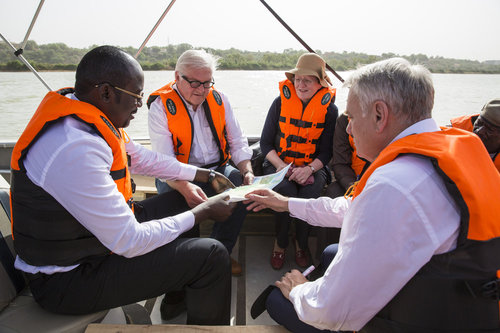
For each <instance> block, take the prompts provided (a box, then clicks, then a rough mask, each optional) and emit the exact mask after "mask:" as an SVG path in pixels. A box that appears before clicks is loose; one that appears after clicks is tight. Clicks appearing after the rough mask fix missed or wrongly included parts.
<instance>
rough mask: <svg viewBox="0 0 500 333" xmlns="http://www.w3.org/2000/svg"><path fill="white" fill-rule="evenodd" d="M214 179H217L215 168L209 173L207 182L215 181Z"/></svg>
mask: <svg viewBox="0 0 500 333" xmlns="http://www.w3.org/2000/svg"><path fill="white" fill-rule="evenodd" d="M214 179H215V171H214V170H210V173H209V174H208V181H207V183H211V182H213V181H214Z"/></svg>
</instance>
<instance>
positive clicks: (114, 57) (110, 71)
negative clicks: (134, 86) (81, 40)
mask: <svg viewBox="0 0 500 333" xmlns="http://www.w3.org/2000/svg"><path fill="white" fill-rule="evenodd" d="M140 75H142V68H141V66H140V65H139V63H138V62H137V61H136V60H135V59H134V58H133V57H132V56H131V55H130V54H128V53H126V52H125V51H123V50H121V49H119V48H117V47H114V46H108V45H105V46H99V47H96V48H95V49H92V50H91V51H89V52H88V53H87V54H85V55H84V56H83V58H82V60H81V61H80V64H78V67H77V69H76V82H75V92H76V95H77V96H84V95H87V94H88V93H89V92H90V90H91V89H93V88H94V86H95V85H96V84H99V83H103V82H108V83H110V84H112V85H115V86H126V85H127V83H129V81H130V80H132V79H134V78H136V77H137V76H140Z"/></svg>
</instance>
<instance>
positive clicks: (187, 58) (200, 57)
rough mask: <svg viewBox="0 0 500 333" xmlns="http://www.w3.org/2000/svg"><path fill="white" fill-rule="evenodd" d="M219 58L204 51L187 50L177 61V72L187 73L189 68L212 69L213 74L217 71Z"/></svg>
mask: <svg viewBox="0 0 500 333" xmlns="http://www.w3.org/2000/svg"><path fill="white" fill-rule="evenodd" d="M218 60H219V57H218V56H215V55H212V54H210V53H208V52H206V51H204V50H187V51H185V52H184V53H182V54H181V56H180V57H179V59H177V64H176V65H175V71H177V72H181V73H183V72H185V71H186V70H187V68H191V69H195V70H196V69H210V70H211V71H212V74H213V73H215V70H216V69H217V65H218Z"/></svg>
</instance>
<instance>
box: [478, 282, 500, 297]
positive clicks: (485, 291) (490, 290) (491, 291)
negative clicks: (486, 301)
mask: <svg viewBox="0 0 500 333" xmlns="http://www.w3.org/2000/svg"><path fill="white" fill-rule="evenodd" d="M481 294H482V296H483V297H486V298H491V299H494V300H496V301H499V300H500V279H496V280H493V281H490V282H486V283H485V284H483V285H482V286H481Z"/></svg>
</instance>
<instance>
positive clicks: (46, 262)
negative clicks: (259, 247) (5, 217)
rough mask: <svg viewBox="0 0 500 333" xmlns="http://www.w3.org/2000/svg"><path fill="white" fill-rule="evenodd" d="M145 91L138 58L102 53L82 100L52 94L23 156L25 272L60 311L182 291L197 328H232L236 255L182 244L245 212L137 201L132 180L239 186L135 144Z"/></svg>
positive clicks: (89, 63) (36, 291) (19, 189)
mask: <svg viewBox="0 0 500 333" xmlns="http://www.w3.org/2000/svg"><path fill="white" fill-rule="evenodd" d="M143 84H144V74H143V71H142V69H141V66H140V65H139V63H138V62H137V61H136V60H135V59H134V58H133V57H132V56H130V55H129V54H127V53H125V52H124V51H122V50H120V49H118V48H115V47H111V46H102V47H98V48H95V49H93V50H91V51H90V52H88V53H87V54H86V55H85V56H84V57H83V58H82V60H81V62H80V64H79V65H78V68H77V70H76V83H75V89H72V88H68V89H63V90H60V91H58V92H49V93H48V94H47V95H46V97H45V98H44V100H43V101H42V103H41V104H40V106H39V108H38V109H37V111H36V112H35V114H34V116H33V118H32V119H31V121H30V122H29V124H28V125H27V127H26V129H25V131H24V132H23V134H22V135H21V137H20V139H19V140H18V142H17V144H16V146H15V147H14V151H13V154H12V162H11V168H12V187H11V205H12V206H11V207H12V212H13V214H12V216H13V221H12V224H13V237H14V246H15V249H16V251H17V253H18V256H17V258H16V261H15V267H16V268H17V269H18V270H21V271H23V272H25V273H26V276H27V278H28V280H29V284H30V288H31V292H32V293H33V296H34V298H35V299H36V301H37V302H38V303H40V304H41V305H42V307H43V308H45V309H47V310H50V311H53V312H57V313H63V314H85V313H91V312H96V311H100V310H103V309H109V308H114V307H117V306H121V305H126V304H131V303H134V302H138V301H141V300H144V299H148V298H151V297H156V296H160V295H162V294H165V293H166V292H170V291H173V290H178V289H180V288H182V289H184V290H185V291H186V303H187V308H188V314H187V321H188V323H189V324H199V325H228V324H229V315H230V295H231V275H230V273H229V269H230V268H229V265H230V261H229V256H228V254H227V251H226V249H225V248H224V247H223V246H222V244H221V243H220V242H218V241H216V240H213V239H185V238H179V235H181V234H182V233H183V232H185V231H186V230H189V229H191V228H192V227H193V225H197V224H198V223H200V222H202V221H204V220H207V219H215V220H221V221H222V220H225V219H226V218H227V217H228V216H229V215H230V214H231V211H232V209H233V208H234V204H229V203H228V202H227V201H224V200H222V199H212V200H209V201H206V202H204V203H203V204H201V205H198V206H197V207H195V208H193V209H191V210H189V207H187V205H185V203H184V200H183V198H182V196H180V195H179V194H177V193H175V192H173V193H165V194H163V195H159V196H155V197H153V198H149V199H146V200H143V201H141V202H134V200H133V198H132V192H133V191H132V184H131V180H130V173H131V172H134V173H138V174H144V175H149V176H156V177H160V178H166V179H184V180H196V181H208V180H211V182H212V184H213V185H216V187H217V188H218V189H219V190H223V189H224V188H227V187H228V186H230V185H231V184H230V182H229V180H228V179H227V178H225V177H224V176H223V175H221V174H219V173H214V172H213V171H210V170H207V169H200V168H196V167H193V166H188V165H185V164H182V163H179V162H178V161H177V160H176V159H174V158H170V157H168V156H165V155H162V154H159V153H154V152H152V151H150V150H148V149H146V148H144V147H142V146H140V145H139V144H135V143H134V142H133V141H132V140H130V139H128V138H127V137H126V136H125V132H124V131H123V128H124V127H127V126H128V125H129V123H130V121H131V120H132V119H133V118H134V114H135V113H136V112H137V108H138V107H140V106H141V105H142V90H143Z"/></svg>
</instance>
